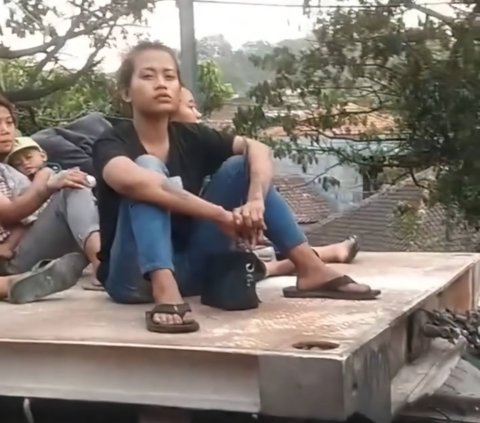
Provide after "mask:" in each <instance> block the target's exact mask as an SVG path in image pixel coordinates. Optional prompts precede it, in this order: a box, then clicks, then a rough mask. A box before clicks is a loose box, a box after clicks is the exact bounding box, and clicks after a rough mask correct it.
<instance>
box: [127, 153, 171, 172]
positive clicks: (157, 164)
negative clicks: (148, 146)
mask: <svg viewBox="0 0 480 423" xmlns="http://www.w3.org/2000/svg"><path fill="white" fill-rule="evenodd" d="M135 163H136V164H137V165H138V166H140V167H143V168H144V169H149V170H154V171H156V172H160V173H163V174H165V175H167V176H168V169H167V166H166V164H165V163H163V162H162V161H161V160H160V159H159V158H158V157H155V156H152V155H151V154H143V155H141V156H139V157H137V159H136V160H135Z"/></svg>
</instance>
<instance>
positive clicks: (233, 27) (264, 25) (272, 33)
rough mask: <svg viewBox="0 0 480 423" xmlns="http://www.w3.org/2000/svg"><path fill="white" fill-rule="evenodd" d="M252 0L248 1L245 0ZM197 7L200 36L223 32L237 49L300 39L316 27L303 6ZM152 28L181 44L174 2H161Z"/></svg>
mask: <svg viewBox="0 0 480 423" xmlns="http://www.w3.org/2000/svg"><path fill="white" fill-rule="evenodd" d="M251 1H252V0H245V3H247V2H251ZM225 2H226V3H227V2H228V0H225ZM242 2H243V0H242ZM261 3H271V4H290V5H291V4H298V5H301V4H302V3H303V0H262V1H261ZM194 7H195V25H196V28H195V30H196V35H197V38H202V37H205V36H208V35H215V34H223V35H224V36H225V38H226V39H227V40H228V41H229V42H230V43H231V44H232V46H233V47H234V48H238V47H240V46H241V45H242V44H244V43H246V42H247V41H256V40H264V41H269V42H272V43H273V42H277V41H280V40H283V39H287V38H300V37H302V36H303V35H305V34H306V33H307V32H308V30H309V29H311V27H312V24H311V21H309V20H308V19H307V18H306V17H305V16H304V15H303V11H302V8H301V7H297V8H293V7H278V6H271V7H265V6H243V5H237V4H210V3H196V4H195V6H194ZM150 31H151V35H152V37H153V38H157V39H159V40H162V41H164V42H165V43H166V44H169V45H170V46H172V47H176V48H178V47H179V46H180V37H179V22H178V9H177V8H176V6H175V3H174V2H172V1H165V2H160V3H159V4H158V6H157V10H156V11H155V13H154V16H153V17H152V18H151V20H150Z"/></svg>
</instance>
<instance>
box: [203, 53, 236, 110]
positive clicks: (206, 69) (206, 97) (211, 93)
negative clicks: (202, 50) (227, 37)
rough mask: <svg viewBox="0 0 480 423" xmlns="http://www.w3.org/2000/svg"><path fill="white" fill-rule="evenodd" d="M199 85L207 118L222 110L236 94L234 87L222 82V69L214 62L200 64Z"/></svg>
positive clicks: (208, 61)
mask: <svg viewBox="0 0 480 423" xmlns="http://www.w3.org/2000/svg"><path fill="white" fill-rule="evenodd" d="M198 85H199V89H200V91H201V92H202V94H203V102H202V103H203V104H202V106H203V107H202V109H203V113H204V115H206V116H209V115H210V114H211V113H212V112H213V111H214V110H218V109H221V108H222V107H223V105H224V104H225V102H226V101H228V100H230V99H231V98H232V97H233V94H234V91H233V88H232V86H231V85H230V84H226V83H224V82H223V81H222V75H221V73H220V69H219V68H218V66H217V65H216V64H215V62H213V61H212V60H207V61H205V62H202V63H200V64H199V67H198Z"/></svg>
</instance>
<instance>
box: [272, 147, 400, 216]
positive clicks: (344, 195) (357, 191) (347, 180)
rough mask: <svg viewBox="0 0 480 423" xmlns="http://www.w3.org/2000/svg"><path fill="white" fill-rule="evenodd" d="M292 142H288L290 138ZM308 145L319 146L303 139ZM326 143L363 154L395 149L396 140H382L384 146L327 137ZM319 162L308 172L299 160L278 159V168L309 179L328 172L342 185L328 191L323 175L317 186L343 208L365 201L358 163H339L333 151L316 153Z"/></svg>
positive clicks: (276, 163)
mask: <svg viewBox="0 0 480 423" xmlns="http://www.w3.org/2000/svg"><path fill="white" fill-rule="evenodd" d="M287 142H288V141H287ZM299 143H300V144H301V145H302V146H303V147H305V148H309V149H310V148H311V149H313V150H315V147H312V146H311V145H310V141H308V140H306V139H304V140H300V142H299ZM322 143H323V144H327V143H328V144H333V145H334V146H335V147H339V148H347V149H350V148H355V149H356V150H357V151H359V152H362V154H371V153H372V151H375V149H379V148H381V149H382V150H383V151H385V150H386V149H388V148H392V147H393V148H394V147H395V145H396V143H394V142H390V141H388V142H382V143H381V145H380V144H379V143H377V142H375V143H367V142H360V141H350V140H342V139H340V140H339V139H336V140H330V139H325V140H324V141H322ZM316 157H317V163H314V164H312V165H309V166H308V168H307V171H306V172H304V171H303V170H302V166H301V165H300V164H297V163H295V162H294V161H292V160H291V159H275V171H276V174H277V175H279V176H293V175H295V176H302V177H303V178H304V179H305V180H306V181H307V180H311V179H312V178H314V177H315V176H317V175H324V176H325V175H328V176H330V177H334V178H335V179H337V180H338V181H339V182H340V186H339V187H333V188H330V189H328V191H326V192H324V191H323V189H322V181H323V180H322V178H319V180H318V183H317V184H316V185H315V186H317V187H318V189H319V190H322V192H324V193H325V194H327V195H328V197H330V198H331V199H332V200H333V201H334V202H335V204H336V206H337V207H338V208H339V209H343V208H345V207H348V206H350V205H353V204H357V203H359V202H360V201H362V198H363V181H362V177H361V175H360V173H359V172H358V170H357V168H356V166H354V165H339V164H338V162H339V160H338V158H337V157H336V156H335V155H333V154H324V153H322V154H320V153H316Z"/></svg>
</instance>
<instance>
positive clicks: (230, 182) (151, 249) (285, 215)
mask: <svg viewBox="0 0 480 423" xmlns="http://www.w3.org/2000/svg"><path fill="white" fill-rule="evenodd" d="M136 163H137V164H138V165H139V166H142V167H144V168H147V169H151V170H155V171H157V172H160V173H163V174H164V175H166V176H168V170H167V168H166V166H165V165H164V164H163V163H162V162H161V161H160V160H159V159H157V158H156V157H154V156H150V155H144V156H141V157H139V158H138V159H137V161H136ZM247 172H248V170H247V166H246V163H245V159H244V158H243V157H241V156H236V157H232V158H230V159H228V160H227V161H226V162H225V163H223V165H222V166H221V167H220V169H219V170H218V171H217V172H216V173H215V174H214V175H213V176H212V179H211V181H210V182H209V184H208V186H207V187H206V188H205V190H204V192H203V195H202V196H203V198H204V199H205V200H207V201H209V202H211V203H215V204H218V205H221V206H222V207H224V208H225V209H226V210H233V209H234V208H236V207H239V206H240V205H242V204H243V203H244V201H245V198H246V197H247V193H248V187H249V175H248V174H247ZM265 223H266V225H267V228H268V231H267V233H266V235H267V236H268V238H269V239H270V240H271V241H272V243H273V244H274V245H275V247H276V248H277V249H278V251H279V252H280V253H285V252H287V251H289V250H291V249H292V248H294V247H296V246H298V245H300V244H302V243H304V242H306V238H305V235H304V234H303V232H302V231H301V229H300V228H299V227H298V225H297V223H296V221H295V218H294V216H293V213H292V211H291V210H290V208H289V207H288V205H287V203H286V202H285V200H284V199H283V198H282V196H281V195H280V194H279V193H278V192H277V190H275V188H273V187H272V188H270V190H269V191H268V193H267V195H266V197H265ZM230 246H231V240H230V239H229V238H228V237H227V236H226V235H224V234H223V232H221V231H220V230H219V228H218V227H217V225H216V224H215V223H213V222H211V221H206V220H200V219H198V220H195V222H194V225H193V229H192V233H191V238H190V241H189V245H188V247H187V248H186V249H185V250H184V251H181V252H179V251H175V249H174V247H173V244H172V237H171V219H170V212H169V211H168V210H165V209H162V208H160V207H158V206H154V205H152V204H148V203H142V202H136V201H132V200H129V199H124V200H122V202H121V205H120V211H119V217H118V222H117V231H116V234H115V240H114V242H113V245H112V249H111V252H110V265H109V274H108V277H107V279H106V281H105V289H106V291H107V292H108V294H109V295H110V297H112V299H113V300H114V301H116V302H119V303H128V304H132V303H144V302H152V301H153V297H152V289H151V286H150V282H148V281H147V279H148V275H149V273H150V272H152V271H154V270H159V269H170V270H172V271H173V272H175V277H176V280H177V282H178V286H179V288H180V292H181V293H182V295H183V296H189V295H198V294H199V293H200V290H201V286H202V283H203V282H204V275H205V270H206V269H205V262H206V260H205V258H206V257H207V256H208V255H209V254H212V253H219V252H222V251H227V250H228V249H229V248H230Z"/></svg>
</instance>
